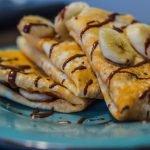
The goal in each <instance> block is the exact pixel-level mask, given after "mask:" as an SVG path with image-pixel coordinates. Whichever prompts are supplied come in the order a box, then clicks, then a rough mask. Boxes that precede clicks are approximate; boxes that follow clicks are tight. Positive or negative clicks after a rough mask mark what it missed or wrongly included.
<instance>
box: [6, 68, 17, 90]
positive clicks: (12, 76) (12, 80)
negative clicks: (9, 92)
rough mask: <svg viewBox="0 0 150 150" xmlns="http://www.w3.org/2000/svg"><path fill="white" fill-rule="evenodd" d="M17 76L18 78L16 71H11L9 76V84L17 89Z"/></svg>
mask: <svg viewBox="0 0 150 150" xmlns="http://www.w3.org/2000/svg"><path fill="white" fill-rule="evenodd" d="M16 76H17V71H15V70H13V71H10V73H9V75H8V83H9V85H10V86H11V87H12V88H17V85H16V83H15V81H16Z"/></svg>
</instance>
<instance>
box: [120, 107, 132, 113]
mask: <svg viewBox="0 0 150 150" xmlns="http://www.w3.org/2000/svg"><path fill="white" fill-rule="evenodd" d="M129 108H130V107H129V106H125V107H123V108H122V110H121V112H120V113H123V112H124V111H125V110H128V109H129Z"/></svg>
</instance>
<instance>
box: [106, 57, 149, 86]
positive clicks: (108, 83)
mask: <svg viewBox="0 0 150 150" xmlns="http://www.w3.org/2000/svg"><path fill="white" fill-rule="evenodd" d="M146 63H148V61H147V60H144V61H142V62H140V63H138V64H136V65H134V66H124V67H122V68H118V69H116V70H115V71H112V72H111V74H110V75H109V76H108V78H107V80H106V82H107V85H108V87H109V86H110V82H111V80H112V78H113V77H114V75H115V74H117V73H120V72H122V73H123V72H124V73H130V74H131V75H133V74H134V73H131V72H128V71H122V70H123V69H128V68H133V67H134V68H135V67H139V66H142V65H145V64H146ZM134 76H135V77H136V78H137V79H142V80H144V79H149V78H139V77H137V75H136V74H134Z"/></svg>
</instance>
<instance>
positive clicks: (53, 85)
mask: <svg viewBox="0 0 150 150" xmlns="http://www.w3.org/2000/svg"><path fill="white" fill-rule="evenodd" d="M57 85H59V84H58V83H53V84H51V85H50V86H49V88H50V89H52V88H54V87H55V86H57Z"/></svg>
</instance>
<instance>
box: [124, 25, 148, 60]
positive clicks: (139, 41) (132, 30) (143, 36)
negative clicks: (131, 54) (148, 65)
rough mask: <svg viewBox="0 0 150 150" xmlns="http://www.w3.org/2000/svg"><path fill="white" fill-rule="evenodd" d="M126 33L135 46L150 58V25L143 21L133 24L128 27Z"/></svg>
mask: <svg viewBox="0 0 150 150" xmlns="http://www.w3.org/2000/svg"><path fill="white" fill-rule="evenodd" d="M126 34H127V36H128V38H129V40H130V42H131V44H132V45H133V46H134V48H135V49H136V50H137V51H138V52H139V53H140V54H141V55H143V56H144V57H146V58H148V59H150V26H149V25H146V24H142V23H136V24H132V25H130V26H128V27H127V29H126Z"/></svg>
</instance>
